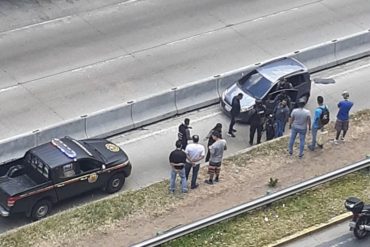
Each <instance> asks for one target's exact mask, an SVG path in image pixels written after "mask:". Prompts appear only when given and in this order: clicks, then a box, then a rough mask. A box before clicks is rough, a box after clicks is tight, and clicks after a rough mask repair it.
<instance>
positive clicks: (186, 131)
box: [178, 118, 191, 150]
mask: <svg viewBox="0 0 370 247" xmlns="http://www.w3.org/2000/svg"><path fill="white" fill-rule="evenodd" d="M189 125H190V119H189V118H185V120H184V123H182V124H180V126H179V132H178V140H180V141H181V148H182V149H183V150H185V148H186V146H187V145H188V140H190V139H191V138H190V129H191V127H190V126H189Z"/></svg>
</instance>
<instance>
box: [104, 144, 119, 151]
mask: <svg viewBox="0 0 370 247" xmlns="http://www.w3.org/2000/svg"><path fill="white" fill-rule="evenodd" d="M105 147H106V148H107V149H108V150H109V151H111V152H115V153H116V152H118V151H119V147H117V146H116V145H114V144H112V143H108V144H105Z"/></svg>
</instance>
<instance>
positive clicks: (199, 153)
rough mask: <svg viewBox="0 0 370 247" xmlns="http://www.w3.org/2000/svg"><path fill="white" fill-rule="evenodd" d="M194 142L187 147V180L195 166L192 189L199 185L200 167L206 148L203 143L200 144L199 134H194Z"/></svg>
mask: <svg viewBox="0 0 370 247" xmlns="http://www.w3.org/2000/svg"><path fill="white" fill-rule="evenodd" d="M192 139H193V143H191V144H188V145H187V146H186V149H185V153H186V156H187V163H186V164H185V176H186V180H188V178H189V173H190V170H191V169H192V168H193V174H192V178H191V187H190V188H191V189H196V188H197V187H198V186H199V185H198V184H197V177H198V172H199V167H200V161H201V160H202V159H204V156H205V153H206V150H205V148H204V146H203V145H202V144H199V143H198V142H199V136H198V135H193V137H192Z"/></svg>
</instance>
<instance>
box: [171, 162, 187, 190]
mask: <svg viewBox="0 0 370 247" xmlns="http://www.w3.org/2000/svg"><path fill="white" fill-rule="evenodd" d="M177 174H179V176H180V179H181V190H182V192H187V191H188V184H187V183H186V177H185V168H182V169H181V170H176V169H174V168H172V170H171V177H170V191H171V192H174V191H175V188H176V177H177Z"/></svg>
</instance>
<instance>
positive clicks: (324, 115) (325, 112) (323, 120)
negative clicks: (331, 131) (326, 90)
mask: <svg viewBox="0 0 370 247" xmlns="http://www.w3.org/2000/svg"><path fill="white" fill-rule="evenodd" d="M329 121H330V113H329V109H328V107H326V106H325V107H323V108H321V114H320V127H322V126H324V125H327V124H328V123H329Z"/></svg>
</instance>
